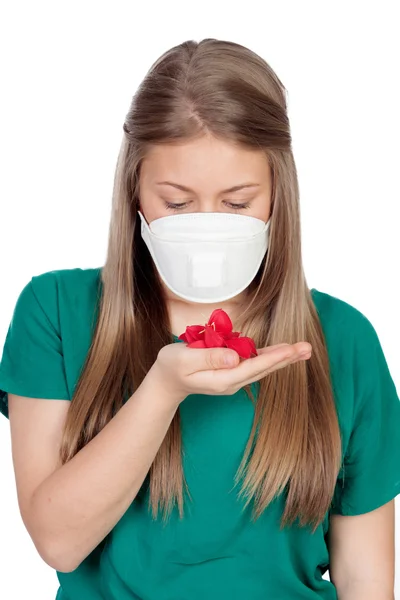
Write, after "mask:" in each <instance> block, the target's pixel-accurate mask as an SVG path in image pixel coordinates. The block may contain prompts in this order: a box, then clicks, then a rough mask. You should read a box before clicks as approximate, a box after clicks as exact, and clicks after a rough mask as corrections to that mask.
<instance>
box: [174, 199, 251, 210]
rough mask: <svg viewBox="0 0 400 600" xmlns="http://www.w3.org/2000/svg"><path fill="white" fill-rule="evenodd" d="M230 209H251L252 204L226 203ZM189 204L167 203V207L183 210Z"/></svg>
mask: <svg viewBox="0 0 400 600" xmlns="http://www.w3.org/2000/svg"><path fill="white" fill-rule="evenodd" d="M224 202H225V204H226V205H227V206H229V208H233V209H234V210H241V209H244V208H250V202H244V203H242V204H235V203H234V202H229V201H228V200H226V201H224ZM187 204H188V202H182V203H180V204H176V203H173V202H165V207H166V208H167V209H169V210H182V209H183V208H185V206H187Z"/></svg>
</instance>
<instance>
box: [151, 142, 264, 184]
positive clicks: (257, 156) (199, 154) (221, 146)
mask: <svg viewBox="0 0 400 600" xmlns="http://www.w3.org/2000/svg"><path fill="white" fill-rule="evenodd" d="M140 172H141V181H142V184H144V185H146V184H147V185H153V184H155V182H156V181H160V180H161V179H169V180H173V181H174V182H177V183H180V184H182V185H185V184H187V185H188V186H190V187H196V185H197V186H199V187H200V186H201V187H202V188H204V186H205V184H207V182H208V183H210V186H218V185H219V184H220V185H221V188H226V187H228V185H232V186H233V185H235V182H236V183H240V182H242V181H246V180H251V181H253V180H254V181H258V182H259V183H262V182H263V181H267V180H268V179H269V176H270V172H269V165H268V160H267V157H266V155H265V154H264V152H262V151H261V150H253V149H249V148H245V147H243V146H239V145H237V144H235V143H234V142H231V141H229V140H221V139H218V138H215V137H212V136H202V137H201V138H197V139H195V140H190V141H185V142H182V143H179V144H159V145H154V146H153V147H152V148H151V149H150V150H149V152H148V154H147V156H146V157H145V158H144V159H143V161H142V165H141V169H140Z"/></svg>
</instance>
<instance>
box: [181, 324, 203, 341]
mask: <svg viewBox="0 0 400 600" xmlns="http://www.w3.org/2000/svg"><path fill="white" fill-rule="evenodd" d="M201 332H202V333H201ZM185 335H186V338H187V341H188V342H189V343H190V342H195V341H196V340H203V339H204V325H188V326H187V327H186V331H185Z"/></svg>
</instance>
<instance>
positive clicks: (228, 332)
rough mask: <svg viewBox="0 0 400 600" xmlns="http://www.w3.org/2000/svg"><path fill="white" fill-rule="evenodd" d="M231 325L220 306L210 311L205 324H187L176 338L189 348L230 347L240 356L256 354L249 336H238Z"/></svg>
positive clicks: (248, 356)
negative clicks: (184, 329)
mask: <svg viewBox="0 0 400 600" xmlns="http://www.w3.org/2000/svg"><path fill="white" fill-rule="evenodd" d="M232 329H233V325H232V321H231V320H230V318H229V316H228V314H227V313H226V312H225V311H224V310H222V309H221V308H217V309H216V310H214V311H213V312H212V313H211V316H210V318H209V319H208V322H207V323H206V324H205V325H188V326H187V327H186V331H185V333H182V334H181V335H180V336H179V338H178V339H180V340H182V341H183V342H186V343H187V344H188V347H189V348H221V347H225V348H230V349H231V350H235V351H236V352H237V353H238V354H239V356H240V357H241V358H250V357H251V356H257V350H256V345H255V343H254V340H253V339H252V338H250V337H239V336H240V332H239V331H232Z"/></svg>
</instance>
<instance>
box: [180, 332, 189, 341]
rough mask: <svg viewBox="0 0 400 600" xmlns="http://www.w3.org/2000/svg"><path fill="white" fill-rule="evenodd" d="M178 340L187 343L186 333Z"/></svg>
mask: <svg viewBox="0 0 400 600" xmlns="http://www.w3.org/2000/svg"><path fill="white" fill-rule="evenodd" d="M178 340H182V341H183V342H187V339H186V333H181V335H180V336H179V337H178Z"/></svg>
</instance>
